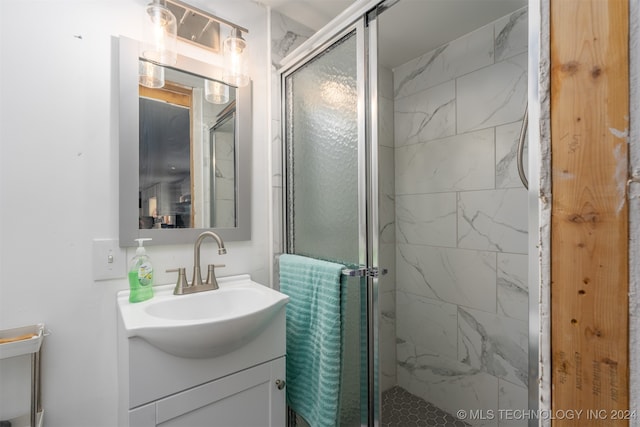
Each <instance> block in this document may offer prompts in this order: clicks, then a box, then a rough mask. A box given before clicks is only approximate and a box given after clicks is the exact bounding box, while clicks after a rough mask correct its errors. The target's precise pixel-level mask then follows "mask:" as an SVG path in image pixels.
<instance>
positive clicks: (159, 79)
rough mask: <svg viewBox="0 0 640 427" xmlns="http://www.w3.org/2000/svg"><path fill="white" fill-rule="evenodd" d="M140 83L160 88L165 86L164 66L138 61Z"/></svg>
mask: <svg viewBox="0 0 640 427" xmlns="http://www.w3.org/2000/svg"><path fill="white" fill-rule="evenodd" d="M138 83H140V84H141V85H142V86H146V87H150V88H152V89H158V88H161V87H163V86H164V67H163V66H161V65H156V64H153V63H151V62H147V61H138Z"/></svg>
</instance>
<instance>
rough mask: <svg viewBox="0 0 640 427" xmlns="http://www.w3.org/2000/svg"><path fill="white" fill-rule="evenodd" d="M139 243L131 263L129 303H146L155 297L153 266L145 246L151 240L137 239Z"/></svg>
mask: <svg viewBox="0 0 640 427" xmlns="http://www.w3.org/2000/svg"><path fill="white" fill-rule="evenodd" d="M135 240H136V242H138V248H137V249H136V255H135V256H134V257H133V258H131V262H130V263H129V288H130V292H129V302H141V301H146V300H148V299H150V298H152V297H153V266H152V265H151V260H150V259H149V256H148V255H147V251H146V250H145V248H144V246H142V245H143V244H144V242H145V241H147V240H151V239H150V238H145V239H135Z"/></svg>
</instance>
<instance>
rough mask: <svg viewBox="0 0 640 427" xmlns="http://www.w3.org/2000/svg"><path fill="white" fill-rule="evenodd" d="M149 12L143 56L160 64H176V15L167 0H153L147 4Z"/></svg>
mask: <svg viewBox="0 0 640 427" xmlns="http://www.w3.org/2000/svg"><path fill="white" fill-rule="evenodd" d="M147 14H148V15H149V19H148V20H147V21H146V24H145V33H146V34H145V39H144V41H143V43H144V45H143V48H142V57H143V58H145V59H148V60H150V61H153V62H155V63H158V64H162V65H174V64H175V63H176V61H177V59H178V39H177V35H178V26H177V22H176V17H175V15H174V14H173V13H172V12H171V11H170V10H169V9H168V8H167V6H166V3H165V0H152V1H151V3H149V4H148V5H147Z"/></svg>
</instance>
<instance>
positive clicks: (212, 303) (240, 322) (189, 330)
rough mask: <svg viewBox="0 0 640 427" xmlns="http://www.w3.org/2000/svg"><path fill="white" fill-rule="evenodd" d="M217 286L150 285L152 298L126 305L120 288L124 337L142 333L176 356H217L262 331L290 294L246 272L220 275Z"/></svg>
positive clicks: (126, 294) (244, 342)
mask: <svg viewBox="0 0 640 427" xmlns="http://www.w3.org/2000/svg"><path fill="white" fill-rule="evenodd" d="M218 285H219V286H220V289H217V290H213V291H205V292H199V293H194V294H187V295H173V289H174V285H164V286H156V287H154V294H155V296H154V297H153V298H152V299H150V300H147V301H144V302H138V303H134V304H132V303H130V302H129V291H121V292H118V310H119V312H120V316H121V318H122V322H123V325H124V330H125V331H126V334H127V337H128V338H131V337H140V338H142V339H144V340H145V341H147V342H148V343H150V344H152V345H153V346H155V347H157V348H159V349H160V350H162V351H165V352H167V353H170V354H173V355H174V356H179V357H190V358H205V357H216V356H220V355H222V354H225V353H228V352H231V351H233V350H235V349H237V348H239V347H241V346H243V345H244V344H246V343H247V342H249V341H251V339H253V338H254V337H255V336H257V335H258V334H259V333H260V332H262V331H263V330H264V329H265V328H266V327H267V326H268V325H269V322H270V321H271V320H272V319H273V318H274V316H275V315H276V313H278V312H279V311H280V310H281V309H282V308H283V307H284V306H285V305H286V304H287V302H288V301H289V297H288V296H287V295H284V294H282V293H280V292H278V291H275V290H273V289H271V288H268V287H266V286H263V285H260V284H259V283H256V282H254V281H252V280H251V278H250V276H249V275H246V274H245V275H239V276H231V277H224V278H219V279H218Z"/></svg>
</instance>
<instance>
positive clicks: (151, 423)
mask: <svg viewBox="0 0 640 427" xmlns="http://www.w3.org/2000/svg"><path fill="white" fill-rule="evenodd" d="M129 426H130V427H156V404H155V402H154V403H149V404H148V405H144V406H140V407H139V408H136V409H131V410H129Z"/></svg>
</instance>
